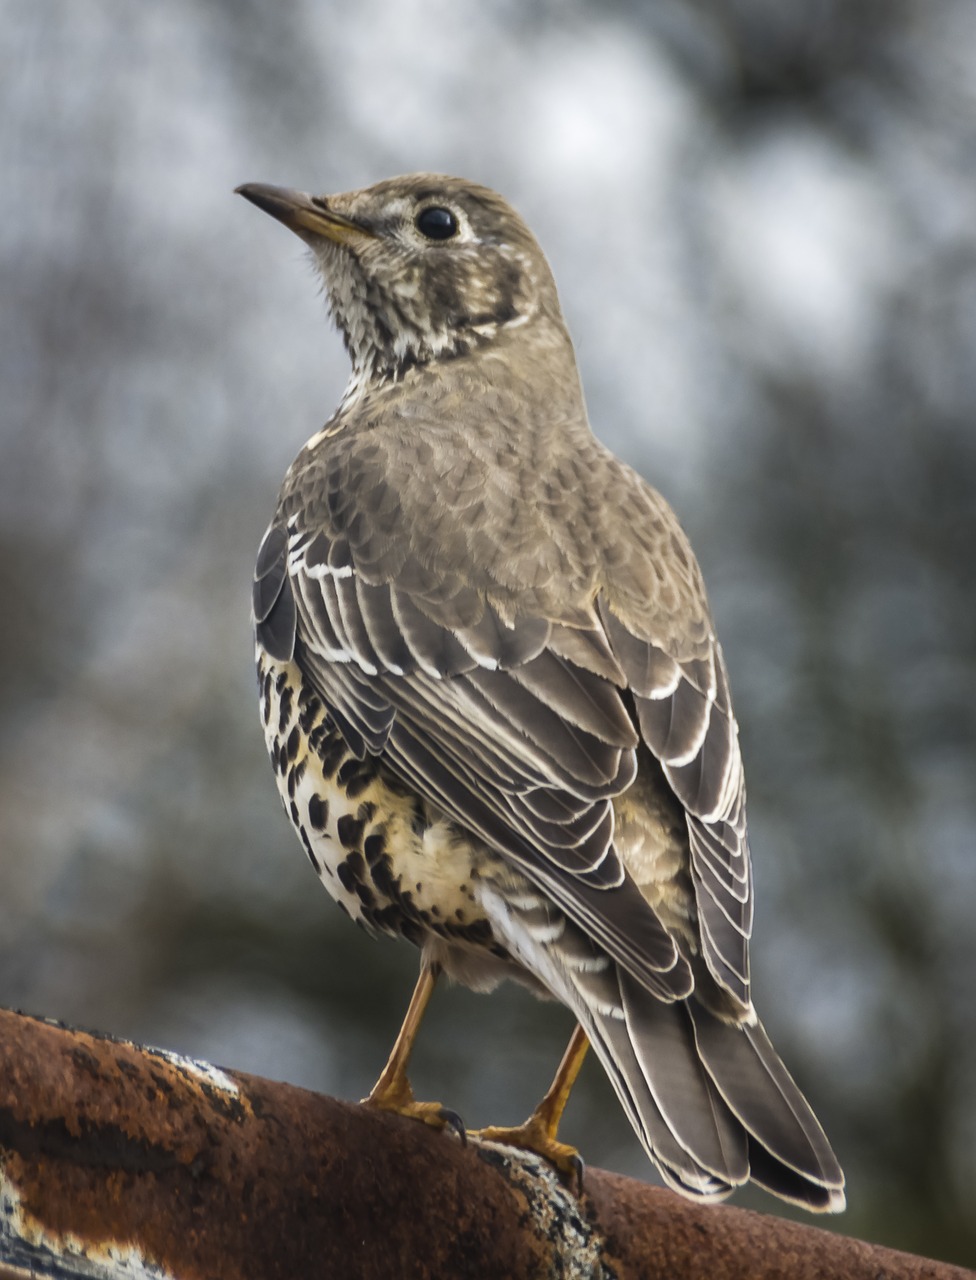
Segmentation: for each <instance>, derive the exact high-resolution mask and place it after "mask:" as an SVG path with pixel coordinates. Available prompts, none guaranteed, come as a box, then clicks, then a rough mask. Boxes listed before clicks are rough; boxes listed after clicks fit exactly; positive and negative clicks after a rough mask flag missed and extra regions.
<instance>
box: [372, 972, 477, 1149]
mask: <svg viewBox="0 0 976 1280" xmlns="http://www.w3.org/2000/svg"><path fill="white" fill-rule="evenodd" d="M440 972H441V968H440V965H438V964H432V965H429V964H426V963H421V966H420V976H419V978H418V979H417V985H416V986H415V987H414V989H413V995H412V996H411V997H410V1004H409V1005H408V1006H407V1012H406V1016H405V1017H404V1019H403V1025H402V1026H401V1028H400V1032H399V1034H398V1035H397V1038H396V1041H395V1043H394V1045H393V1050H392V1052H391V1054H390V1056H389V1059H388V1060H387V1064H386V1066H385V1067H384V1068H383V1070H382V1071H381V1072H380V1078H379V1079H378V1080H377V1081H376V1083H375V1084H374V1085H373V1088H372V1089H371V1090H370V1094H369V1097H368V1098H363V1106H365V1107H375V1108H376V1109H377V1110H378V1111H395V1112H396V1113H397V1115H401V1116H409V1117H410V1118H411V1119H412V1120H422V1121H423V1122H424V1124H429V1125H431V1126H432V1127H433V1128H435V1129H443V1128H448V1129H453V1130H454V1132H455V1133H456V1134H457V1135H458V1137H459V1138H460V1139H461V1141H462V1142H464V1141H465V1132H464V1123H463V1121H462V1120H461V1117H460V1116H459V1115H457V1113H456V1112H454V1111H448V1110H447V1108H446V1107H442V1106H441V1104H440V1103H439V1102H417V1100H416V1099H415V1098H414V1096H413V1089H411V1087H410V1081H409V1080H408V1079H407V1066H408V1064H409V1062H410V1053H411V1051H412V1049H413V1043H414V1041H415V1040H416V1038H417V1032H418V1031H419V1030H420V1022H421V1019H422V1018H423V1016H424V1010H425V1009H426V1008H427V1005H428V1003H429V1002H430V997H431V996H432V995H433V993H434V987H435V986H436V984H437V979H438V977H439V976H440Z"/></svg>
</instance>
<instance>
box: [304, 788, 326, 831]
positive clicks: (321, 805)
mask: <svg viewBox="0 0 976 1280" xmlns="http://www.w3.org/2000/svg"><path fill="white" fill-rule="evenodd" d="M308 820H309V822H310V823H311V824H312V826H313V827H314V828H315V830H316V831H324V830H325V828H326V827H327V826H328V823H329V802H328V800H326V799H325V797H324V796H312V798H311V799H310V800H309V802H308Z"/></svg>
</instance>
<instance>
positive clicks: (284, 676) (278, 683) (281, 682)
mask: <svg viewBox="0 0 976 1280" xmlns="http://www.w3.org/2000/svg"><path fill="white" fill-rule="evenodd" d="M287 683H288V672H287V671H279V672H278V676H277V679H276V680H275V693H277V694H278V695H279V697H280V696H281V694H282V693H283V692H284V689H285V685H286V684H287Z"/></svg>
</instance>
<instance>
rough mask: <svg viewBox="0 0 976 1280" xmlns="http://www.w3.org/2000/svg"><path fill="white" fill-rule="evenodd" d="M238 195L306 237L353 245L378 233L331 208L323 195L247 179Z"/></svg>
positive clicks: (239, 188)
mask: <svg viewBox="0 0 976 1280" xmlns="http://www.w3.org/2000/svg"><path fill="white" fill-rule="evenodd" d="M235 194H237V195H239V196H243V197H244V199H245V200H250V202H251V204H256V205H257V207H258V208H259V209H263V210H264V212H265V213H270V214H271V216H272V218H277V219H278V221H279V222H283V223H284V224H285V226H286V227H287V228H288V230H289V231H294V233H295V235H296V236H301V238H302V239H303V240H309V241H311V240H314V239H318V238H322V237H324V238H325V239H326V240H332V241H334V242H335V243H336V244H349V243H350V242H351V241H354V240H362V239H364V238H365V239H372V238H373V237H374V236H375V232H373V231H370V229H369V228H368V227H364V226H363V225H362V224H361V223H358V222H353V221H352V219H351V218H346V217H344V216H343V215H342V214H341V213H337V212H336V211H335V210H334V209H330V208H329V206H328V203H327V201H326V200H325V199H324V198H323V197H322V196H310V195H307V194H306V193H305V192H304V191H293V190H292V189H291V188H290V187H270V186H268V185H267V184H266V183H263V182H245V183H244V185H243V186H241V187H236V188H235Z"/></svg>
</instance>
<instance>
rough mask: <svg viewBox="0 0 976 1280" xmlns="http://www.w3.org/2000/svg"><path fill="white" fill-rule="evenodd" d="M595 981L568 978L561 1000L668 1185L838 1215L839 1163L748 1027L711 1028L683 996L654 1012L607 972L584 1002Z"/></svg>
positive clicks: (713, 1021)
mask: <svg viewBox="0 0 976 1280" xmlns="http://www.w3.org/2000/svg"><path fill="white" fill-rule="evenodd" d="M595 976H596V975H595V974H592V973H591V974H586V975H580V977H582V978H583V981H580V980H579V978H577V979H576V980H575V981H574V982H573V984H572V985H573V986H574V987H575V989H576V991H575V994H576V996H577V999H576V1000H574V1001H572V1002H571V1003H572V1005H573V1007H574V1008H575V1009H576V1012H577V1016H578V1017H579V1020H580V1022H581V1024H582V1026H583V1029H584V1030H585V1031H586V1033H587V1035H588V1036H589V1039H590V1042H591V1044H592V1045H593V1048H594V1050H595V1051H596V1053H597V1055H598V1056H599V1058H600V1060H601V1061H602V1063H603V1065H604V1067H605V1068H606V1071H607V1074H608V1075H609V1077H610V1080H611V1082H612V1084H613V1086H614V1089H615V1090H616V1092H617V1095H618V1096H619V1098H620V1101H621V1103H622V1104H623V1106H624V1109H625V1111H626V1112H627V1115H628V1117H629V1118H630V1121H631V1124H632V1125H633V1126H634V1129H635V1130H636V1132H637V1134H638V1136H639V1137H640V1139H641V1142H642V1143H643V1145H644V1147H645V1148H646V1150H647V1152H648V1154H649V1155H650V1156H651V1158H652V1159H653V1160H654V1162H655V1164H656V1165H657V1166H658V1168H659V1169H660V1171H661V1174H662V1176H663V1177H664V1180H665V1181H666V1182H667V1183H668V1184H669V1185H670V1186H672V1187H674V1188H675V1190H677V1191H680V1192H682V1193H683V1194H685V1195H690V1196H694V1197H696V1198H700V1199H704V1200H721V1199H724V1198H725V1197H726V1196H727V1195H729V1194H730V1193H731V1192H732V1190H733V1189H734V1188H735V1187H737V1186H741V1185H742V1184H743V1183H745V1182H748V1181H750V1179H751V1180H752V1181H753V1182H756V1183H758V1185H759V1186H761V1187H764V1188H765V1189H766V1190H767V1191H771V1192H772V1193H773V1194H774V1195H777V1196H780V1197H781V1198H782V1199H784V1200H789V1201H790V1202H792V1203H793V1204H798V1205H801V1206H803V1207H804V1208H806V1209H810V1210H814V1211H817V1212H827V1213H831V1212H833V1213H836V1212H839V1211H840V1210H842V1209H843V1208H844V1203H845V1201H844V1190H843V1188H844V1175H843V1173H842V1172H841V1168H840V1165H839V1164H838V1163H837V1159H836V1157H835V1156H834V1153H833V1151H832V1150H831V1149H830V1144H829V1143H828V1141H827V1138H826V1136H825V1134H824V1132H823V1129H822V1128H821V1127H820V1124H819V1122H818V1121H817V1118H816V1116H815V1115H814V1114H813V1112H812V1110H811V1109H810V1106H809V1104H808V1103H807V1101H806V1099H805V1098H804V1097H803V1095H802V1094H801V1093H800V1090H799V1089H798V1088H797V1086H796V1085H795V1084H794V1082H793V1080H792V1078H791V1076H790V1075H789V1073H788V1071H787V1070H786V1068H785V1067H784V1066H783V1063H782V1062H781V1061H780V1059H779V1057H778V1055H777V1054H776V1051H775V1050H774V1049H773V1046H772V1045H771V1044H770V1042H769V1038H768V1036H767V1035H766V1033H765V1031H764V1030H763V1028H762V1026H761V1024H760V1023H759V1022H758V1021H757V1022H755V1023H754V1024H753V1025H751V1026H749V1025H735V1024H733V1023H729V1022H726V1021H723V1020H722V1019H720V1018H717V1017H716V1016H715V1015H714V1014H713V1013H710V1012H709V1010H708V1009H707V1008H706V1007H705V1006H704V1005H703V1004H702V1003H701V1002H700V1001H699V1000H698V999H697V998H696V997H695V996H691V997H689V998H688V999H687V1000H678V1001H675V1002H674V1003H671V1004H666V1003H664V1002H662V1001H661V1000H660V999H659V998H658V997H657V996H654V995H652V994H651V993H650V992H649V991H647V990H645V988H644V987H642V986H641V985H640V984H639V983H638V982H637V981H636V979H634V978H633V977H632V976H631V975H630V974H628V973H627V972H626V971H623V970H621V969H620V968H619V967H618V966H616V965H612V966H610V967H609V968H608V969H607V970H606V971H604V972H603V973H602V974H600V975H599V977H600V978H601V979H602V981H601V983H600V986H601V991H600V993H599V996H598V998H597V999H596V1000H594V999H593V993H592V992H591V993H589V994H588V993H587V992H586V986H587V985H590V984H591V983H592V978H593V977H595ZM574 977H575V975H574ZM614 987H615V988H616V991H617V996H616V999H613V989H614ZM608 996H609V997H610V999H608ZM581 997H582V998H581Z"/></svg>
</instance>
